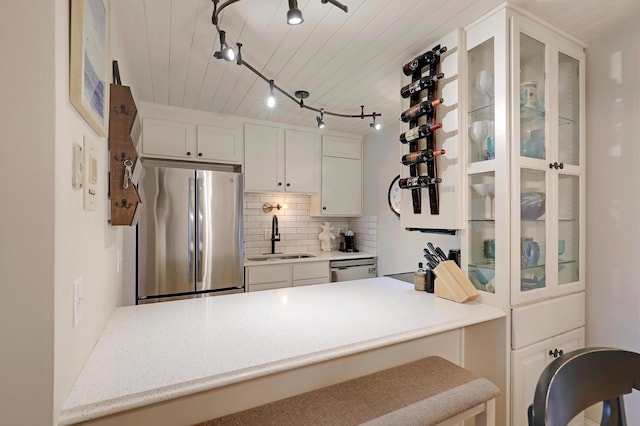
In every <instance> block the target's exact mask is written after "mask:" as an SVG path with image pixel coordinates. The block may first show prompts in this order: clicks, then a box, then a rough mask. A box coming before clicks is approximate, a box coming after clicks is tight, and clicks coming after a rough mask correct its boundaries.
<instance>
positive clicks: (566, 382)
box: [528, 348, 640, 426]
mask: <svg viewBox="0 0 640 426" xmlns="http://www.w3.org/2000/svg"><path fill="white" fill-rule="evenodd" d="M633 389H638V390H640V354H637V353H635V352H629V351H625V350H621V349H612V348H586V349H578V350H575V351H572V352H569V353H566V354H564V355H561V356H560V357H558V358H556V359H555V360H553V361H552V362H551V363H550V364H549V365H548V366H547V367H546V368H545V369H544V371H543V372H542V374H541V375H540V379H539V380H538V385H537V386H536V391H535V394H534V397H533V404H532V405H531V406H530V407H529V412H528V415H529V426H566V425H567V424H568V423H569V422H570V421H571V419H573V418H574V417H575V416H576V415H578V414H579V413H580V412H582V411H583V410H585V409H587V408H588V407H590V406H592V405H593V404H595V403H598V402H601V401H602V402H603V412H602V420H601V423H600V424H601V425H602V426H625V425H626V424H627V423H626V420H625V414H624V402H623V400H622V395H624V394H627V393H630V392H631V391H632V390H633Z"/></svg>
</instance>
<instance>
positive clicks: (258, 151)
mask: <svg viewBox="0 0 640 426" xmlns="http://www.w3.org/2000/svg"><path fill="white" fill-rule="evenodd" d="M284 146H285V145H284V130H283V129H280V128H277V127H270V126H261V125H258V124H249V123H247V124H245V126H244V148H245V149H244V189H245V191H256V192H261V191H269V192H282V191H284V183H285V182H284V177H285V175H284V173H285V171H284V170H285V166H284Z"/></svg>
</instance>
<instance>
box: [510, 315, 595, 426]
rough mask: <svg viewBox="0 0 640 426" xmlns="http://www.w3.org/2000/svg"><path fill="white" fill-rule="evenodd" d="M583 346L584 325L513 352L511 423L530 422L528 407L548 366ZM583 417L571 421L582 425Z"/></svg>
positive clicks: (524, 423) (523, 423)
mask: <svg viewBox="0 0 640 426" xmlns="http://www.w3.org/2000/svg"><path fill="white" fill-rule="evenodd" d="M583 347H584V327H582V328H579V329H576V330H572V331H569V332H567V333H564V334H561V335H559V336H556V337H553V338H551V339H547V340H543V341H542V342H538V343H535V344H533V345H530V346H527V347H525V348H522V349H519V350H516V351H512V352H511V371H512V382H511V391H512V401H511V403H512V411H511V416H512V423H511V424H514V425H521V424H522V425H526V424H527V409H528V407H529V405H531V403H532V402H533V395H534V393H535V389H536V385H537V384H538V379H539V378H540V374H542V371H543V370H544V369H545V367H546V366H547V365H548V364H549V363H550V362H551V361H553V360H554V359H555V358H557V357H558V356H560V354H561V353H565V352H570V351H572V350H575V349H580V348H583ZM580 418H581V416H578V418H576V419H574V421H573V422H572V423H571V424H574V423H576V424H580Z"/></svg>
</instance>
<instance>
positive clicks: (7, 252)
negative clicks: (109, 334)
mask: <svg viewBox="0 0 640 426" xmlns="http://www.w3.org/2000/svg"><path fill="white" fill-rule="evenodd" d="M25 30H27V31H25ZM53 32H54V4H53V3H52V2H51V1H50V0H35V1H29V2H24V1H21V0H3V1H2V2H0V54H2V63H3V66H2V67H0V93H2V103H0V124H1V125H0V128H1V129H2V130H1V133H0V135H1V136H0V164H1V167H0V206H2V213H1V214H0V216H1V217H2V220H0V289H1V291H2V292H1V295H0V342H1V343H0V423H2V424H7V425H10V424H11V425H46V424H51V415H52V410H53V408H52V402H53V397H52V396H53V336H54V335H53V310H54V305H53V292H54V277H53V275H54V274H53V271H54V253H53V248H54V195H55V186H54V162H53V156H54V152H55V149H54V147H55V143H54V126H55V114H54V109H53V108H54V101H55V93H54V84H53V82H54V51H55V50H54V42H53V36H52V35H53Z"/></svg>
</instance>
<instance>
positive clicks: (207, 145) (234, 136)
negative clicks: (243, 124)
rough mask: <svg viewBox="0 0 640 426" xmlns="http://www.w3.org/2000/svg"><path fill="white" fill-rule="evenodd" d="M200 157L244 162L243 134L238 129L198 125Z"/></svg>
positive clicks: (200, 158)
mask: <svg viewBox="0 0 640 426" xmlns="http://www.w3.org/2000/svg"><path fill="white" fill-rule="evenodd" d="M197 136H198V138H197V142H198V159H199V160H203V161H215V162H223V163H233V164H242V151H243V144H242V135H241V133H240V131H238V129H231V128H225V127H214V126H205V125H201V124H199V125H198V126H197Z"/></svg>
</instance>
